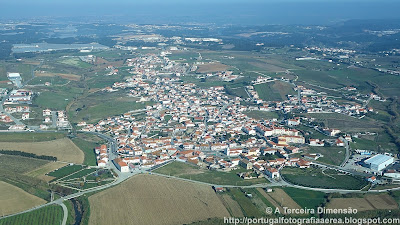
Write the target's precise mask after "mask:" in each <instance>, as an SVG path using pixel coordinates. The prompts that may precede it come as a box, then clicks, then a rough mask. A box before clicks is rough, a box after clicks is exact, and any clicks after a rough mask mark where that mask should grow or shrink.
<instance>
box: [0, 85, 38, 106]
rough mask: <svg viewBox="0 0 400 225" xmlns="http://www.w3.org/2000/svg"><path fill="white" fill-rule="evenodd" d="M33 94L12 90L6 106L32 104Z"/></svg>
mask: <svg viewBox="0 0 400 225" xmlns="http://www.w3.org/2000/svg"><path fill="white" fill-rule="evenodd" d="M32 99H33V92H32V91H30V90H25V89H19V90H12V91H11V93H10V96H9V97H8V98H7V99H6V100H5V101H4V103H3V104H4V105H9V104H32Z"/></svg>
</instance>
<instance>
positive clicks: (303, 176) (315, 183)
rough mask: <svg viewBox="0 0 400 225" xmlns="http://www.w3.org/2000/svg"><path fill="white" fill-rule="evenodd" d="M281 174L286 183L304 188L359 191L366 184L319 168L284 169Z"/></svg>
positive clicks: (359, 178) (363, 180) (358, 179)
mask: <svg viewBox="0 0 400 225" xmlns="http://www.w3.org/2000/svg"><path fill="white" fill-rule="evenodd" d="M281 173H282V177H283V178H284V179H285V180H287V181H288V182H290V183H293V184H297V185H301V186H306V187H316V188H327V189H350V190H360V189H361V188H363V187H364V186H366V185H367V184H368V181H366V180H365V179H363V178H361V177H355V176H350V175H344V174H341V173H338V172H336V171H334V170H329V169H328V170H324V171H322V170H321V169H319V168H308V169H299V168H291V167H285V168H284V169H282V170H281Z"/></svg>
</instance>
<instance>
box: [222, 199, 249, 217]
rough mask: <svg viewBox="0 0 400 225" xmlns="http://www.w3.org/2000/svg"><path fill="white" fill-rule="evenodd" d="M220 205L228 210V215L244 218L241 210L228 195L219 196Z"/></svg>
mask: <svg viewBox="0 0 400 225" xmlns="http://www.w3.org/2000/svg"><path fill="white" fill-rule="evenodd" d="M218 197H219V198H220V200H221V202H222V204H224V206H225V208H226V209H227V210H228V212H229V214H230V215H231V216H234V217H242V216H244V214H243V212H242V208H240V205H239V204H238V203H237V202H236V201H235V200H233V199H232V197H231V196H230V195H229V194H219V195H218Z"/></svg>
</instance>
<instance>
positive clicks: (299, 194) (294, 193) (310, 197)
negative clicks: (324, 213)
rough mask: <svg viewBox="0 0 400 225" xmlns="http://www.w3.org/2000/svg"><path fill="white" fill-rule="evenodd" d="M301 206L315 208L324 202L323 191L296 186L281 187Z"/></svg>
mask: <svg viewBox="0 0 400 225" xmlns="http://www.w3.org/2000/svg"><path fill="white" fill-rule="evenodd" d="M282 189H283V190H284V191H285V192H286V193H287V194H288V195H289V196H290V197H291V198H292V199H293V200H294V201H296V202H297V204H299V205H300V206H301V207H302V208H309V209H315V208H317V207H318V206H321V205H322V204H323V203H324V202H325V193H323V192H318V191H309V190H303V189H298V188H291V187H283V188H282Z"/></svg>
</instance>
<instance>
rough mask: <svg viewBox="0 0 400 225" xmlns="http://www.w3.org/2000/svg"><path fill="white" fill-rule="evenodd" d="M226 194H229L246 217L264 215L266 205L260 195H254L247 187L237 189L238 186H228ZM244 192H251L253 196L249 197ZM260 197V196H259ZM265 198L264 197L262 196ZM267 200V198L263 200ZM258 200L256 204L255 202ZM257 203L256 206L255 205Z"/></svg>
mask: <svg viewBox="0 0 400 225" xmlns="http://www.w3.org/2000/svg"><path fill="white" fill-rule="evenodd" d="M255 191H257V190H255ZM227 194H229V195H230V196H231V197H232V198H233V199H234V200H235V201H236V202H237V203H238V204H239V206H240V208H241V209H242V212H243V214H244V215H245V216H247V217H261V216H265V215H266V213H265V209H266V207H267V206H269V205H266V204H265V203H264V202H263V201H262V200H261V198H263V197H262V196H259V195H255V194H254V192H253V193H251V192H249V191H248V190H247V189H246V190H245V189H239V188H230V189H228V190H227ZM246 194H253V197H252V198H251V199H250V198H249V197H247V196H246ZM260 197H261V198H260ZM263 199H265V198H263ZM265 201H267V200H265ZM256 202H258V204H256ZM260 204H261V205H260ZM257 205H258V206H257Z"/></svg>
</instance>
